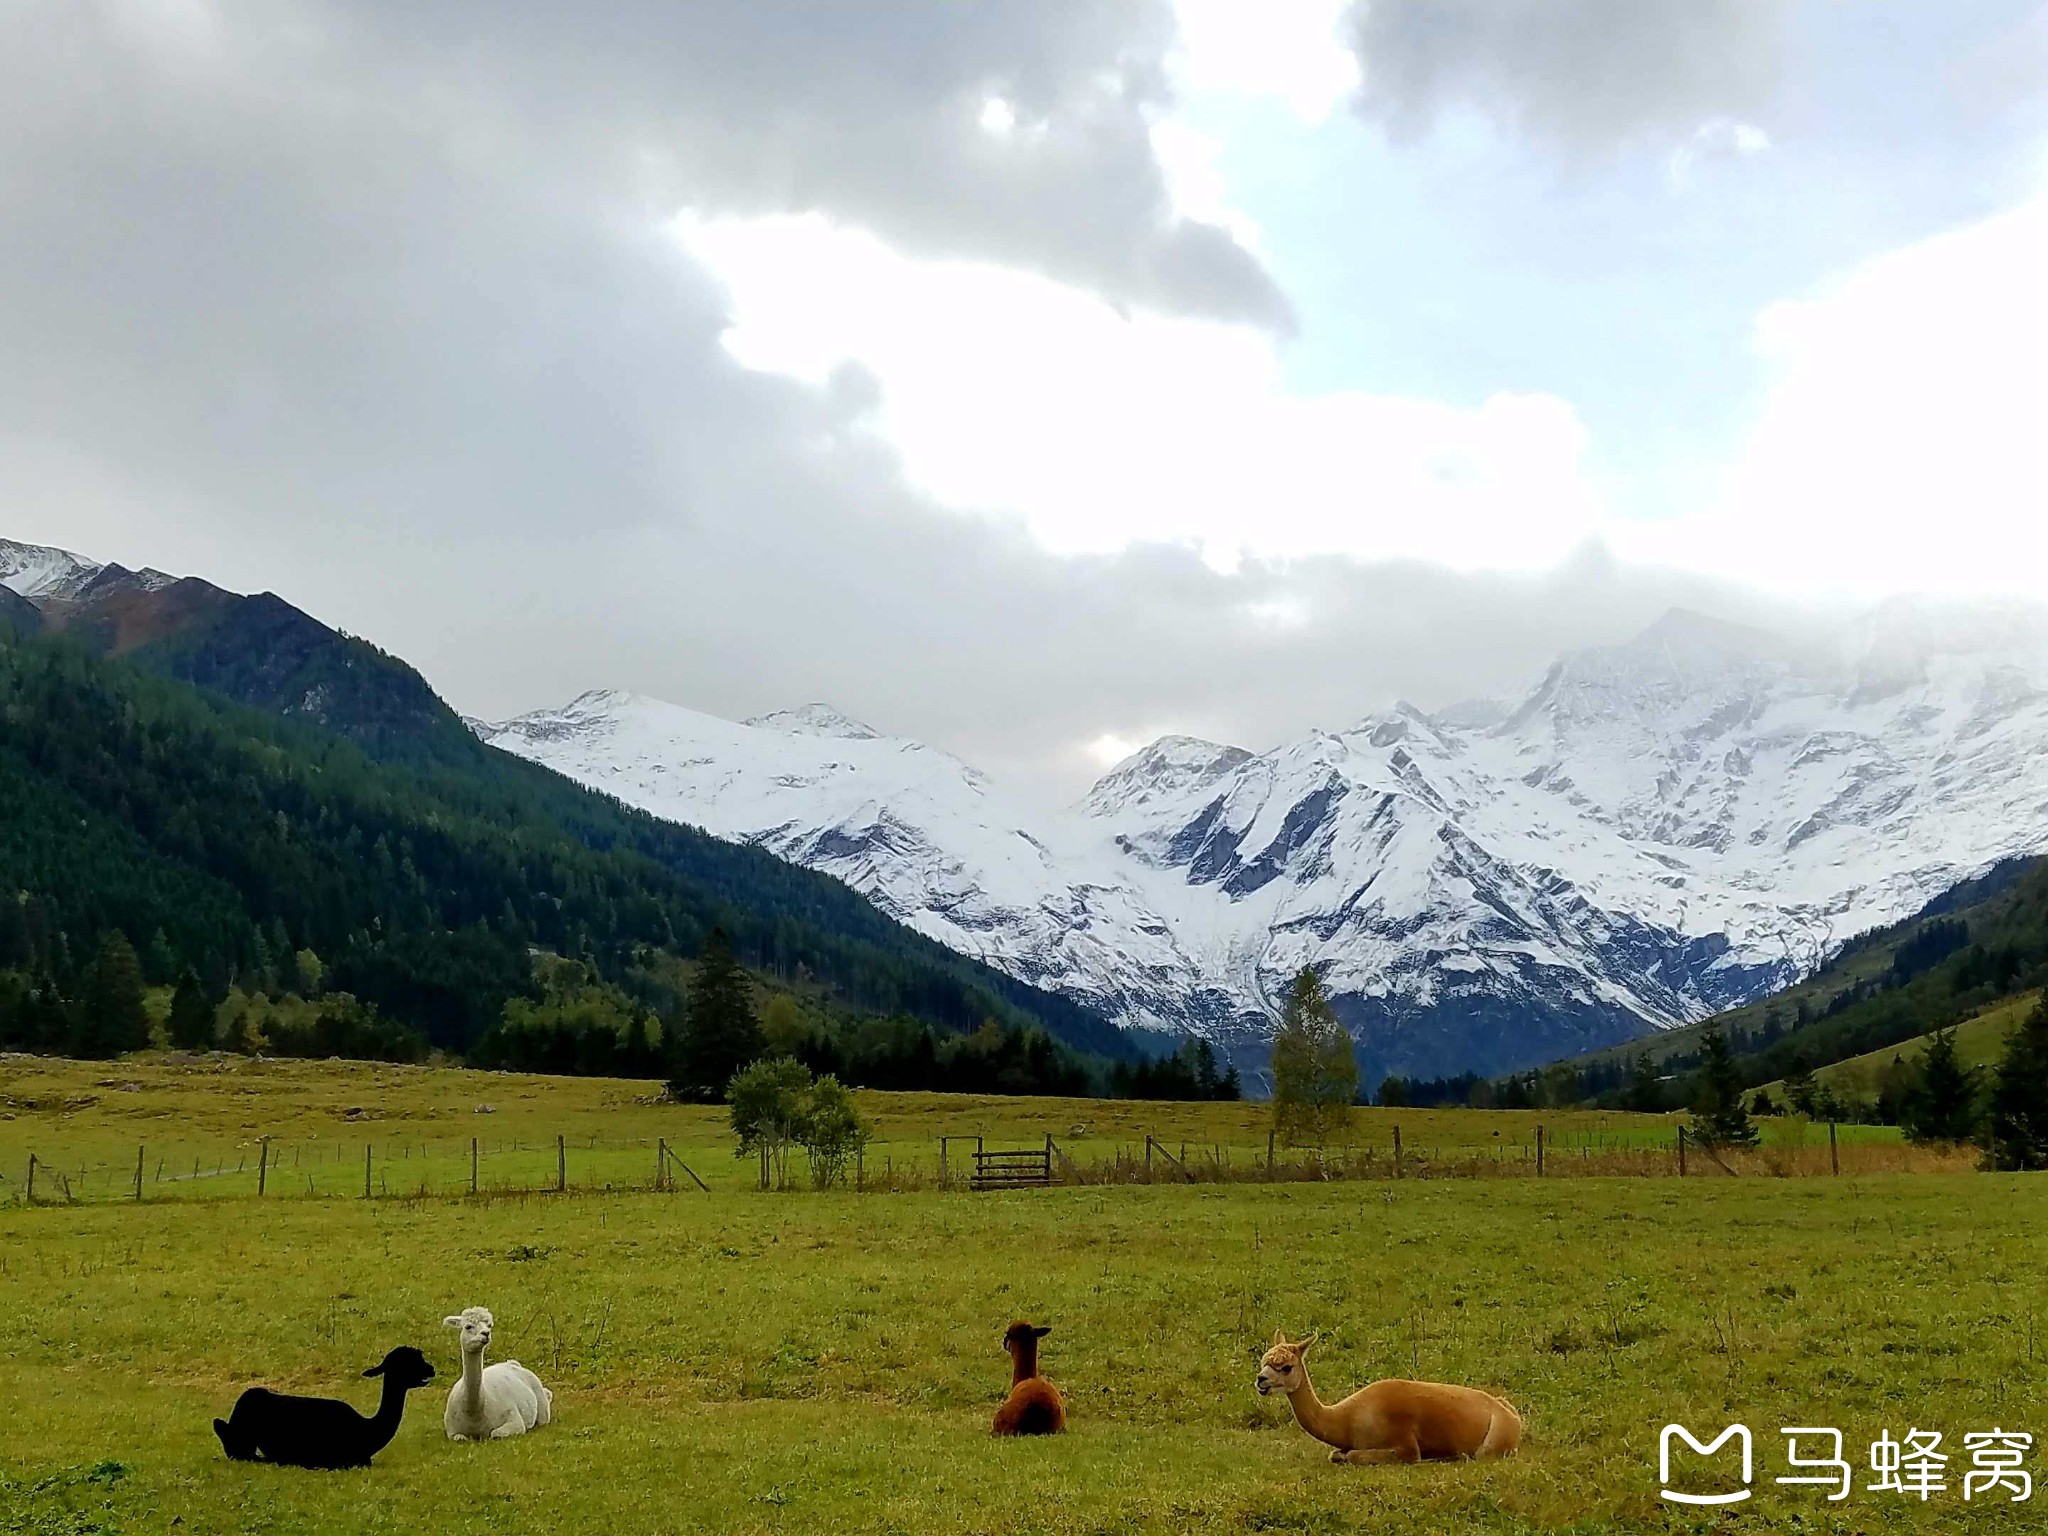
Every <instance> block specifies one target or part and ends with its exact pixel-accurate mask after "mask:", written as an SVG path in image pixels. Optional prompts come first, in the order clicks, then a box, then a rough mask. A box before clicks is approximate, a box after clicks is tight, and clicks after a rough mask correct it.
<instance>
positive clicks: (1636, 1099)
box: [1622, 1051, 1664, 1115]
mask: <svg viewBox="0 0 2048 1536" xmlns="http://www.w3.org/2000/svg"><path fill="white" fill-rule="evenodd" d="M1622 1103H1623V1104H1624V1105H1625V1106H1627V1107H1628V1108H1629V1109H1633V1110H1636V1111H1638V1112H1640V1113H1642V1114H1646V1115H1654V1114H1657V1113H1660V1112H1661V1111H1662V1110H1663V1108H1664V1085H1663V1084H1662V1083H1660V1082H1658V1081H1657V1066H1656V1063H1655V1062H1653V1061H1651V1060H1650V1053H1649V1052H1648V1051H1638V1052H1637V1053H1636V1056H1635V1059H1634V1060H1633V1061H1631V1062H1630V1063H1629V1066H1628V1087H1627V1089H1626V1090H1625V1091H1624V1092H1623V1094H1622Z"/></svg>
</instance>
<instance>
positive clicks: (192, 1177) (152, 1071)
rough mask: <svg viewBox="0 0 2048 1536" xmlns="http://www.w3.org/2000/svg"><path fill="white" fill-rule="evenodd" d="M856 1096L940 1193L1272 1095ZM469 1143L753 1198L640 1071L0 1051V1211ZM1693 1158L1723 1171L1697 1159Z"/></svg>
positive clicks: (1798, 1163)
mask: <svg viewBox="0 0 2048 1536" xmlns="http://www.w3.org/2000/svg"><path fill="white" fill-rule="evenodd" d="M856 1098H857V1099H858V1100H859V1102H860V1106H861V1111H862V1113H863V1115H864V1116H865V1117H866V1118H867V1119H868V1121H869V1123H870V1124H871V1126H872V1127H873V1131H874V1139H873V1141H872V1142H871V1143H870V1145H869V1147H868V1149H867V1152H866V1155H865V1158H864V1161H863V1167H862V1173H863V1180H864V1182H866V1183H868V1184H870V1185H873V1186H875V1187H881V1188H889V1187H899V1188H913V1189H914V1188H925V1187H929V1186H932V1185H935V1184H936V1183H937V1182H938V1175H939V1171H940V1165H939V1138H940V1137H941V1136H951V1137H965V1138H972V1137H976V1136H979V1137H981V1138H983V1144H984V1145H985V1146H987V1147H989V1148H992V1149H993V1148H1022V1147H1037V1146H1043V1145H1044V1142H1045V1138H1046V1137H1047V1136H1048V1135H1049V1136H1051V1137H1053V1138H1054V1141H1055V1145H1056V1147H1057V1148H1058V1150H1059V1152H1060V1154H1061V1155H1062V1159H1063V1161H1062V1163H1061V1167H1062V1170H1063V1172H1066V1173H1068V1174H1069V1175H1071V1176H1074V1177H1077V1178H1080V1179H1083V1180H1087V1179H1093V1178H1099V1177H1105V1176H1116V1175H1117V1174H1118V1173H1119V1172H1121V1173H1123V1174H1125V1175H1129V1176H1131V1177H1142V1176H1143V1166H1144V1162H1145V1138H1146V1137H1147V1136H1148V1135H1150V1136H1152V1137H1154V1138H1156V1141H1157V1143H1158V1144H1159V1145H1160V1146H1161V1147H1163V1148H1164V1151H1157V1152H1155V1157H1154V1164H1153V1174H1154V1177H1156V1178H1157V1179H1159V1180H1162V1181H1163V1180H1166V1179H1170V1178H1174V1177H1177V1174H1176V1172H1175V1163H1176V1162H1178V1161H1180V1160H1181V1159H1182V1158H1183V1157H1185V1160H1186V1163H1185V1165H1186V1167H1187V1168H1188V1169H1189V1171H1190V1173H1191V1174H1192V1175H1194V1176H1196V1177H1201V1178H1212V1177H1216V1176H1217V1175H1219V1174H1221V1175H1223V1176H1226V1177H1229V1178H1233V1179H1237V1178H1256V1177H1258V1176H1260V1174H1261V1171H1262V1170H1263V1168H1264V1162H1265V1158H1266V1155H1267V1132H1268V1128H1269V1126H1270V1123H1271V1122H1270V1115H1269V1112H1268V1110H1267V1108H1266V1106H1264V1105H1262V1104H1247V1103H1238V1104H1184V1103H1147V1102H1137V1101H1130V1100H1105V1099H1057V1098H1001V1097H978V1096H974V1095H966V1094H936V1093H871V1092H866V1091H861V1092H859V1093H857V1094H856ZM1682 1120H1683V1117H1682V1116H1678V1115H1638V1114H1628V1113H1624V1112H1620V1111H1596V1110H1510V1111H1488V1110H1470V1109H1360V1110H1358V1111H1356V1113H1355V1115H1354V1123H1353V1129H1352V1131H1351V1133H1350V1135H1349V1136H1348V1137H1347V1138H1346V1141H1347V1144H1346V1145H1345V1146H1341V1147H1336V1146H1333V1147H1331V1148H1329V1149H1327V1150H1326V1152H1325V1153H1324V1154H1323V1156H1324V1158H1325V1159H1326V1160H1327V1161H1330V1162H1334V1163H1336V1164H1339V1165H1341V1166H1343V1167H1344V1168H1345V1169H1347V1170H1348V1171H1351V1172H1354V1173H1366V1174H1372V1173H1378V1174H1381V1175H1390V1174H1391V1173H1392V1171H1393V1143H1394V1132H1395V1129H1396V1127H1398V1128H1399V1129H1400V1131H1401V1135H1402V1146H1403V1168H1404V1171H1405V1172H1407V1173H1408V1174H1410V1175H1414V1174H1428V1173H1432V1172H1437V1173H1446V1174H1455V1173H1466V1174H1471V1173H1478V1174H1506V1175H1517V1174H1530V1175H1533V1174H1534V1172H1535V1150H1536V1145H1535V1144H1536V1133H1537V1128H1538V1127H1539V1126H1540V1127H1542V1128H1543V1132H1544V1136H1545V1139H1546V1145H1547V1157H1546V1167H1547V1168H1548V1169H1549V1170H1550V1171H1552V1172H1556V1173H1561V1174H1562V1173H1571V1172H1576V1171H1601V1172H1629V1173H1671V1172H1676V1171H1677V1166H1678V1164H1677V1158H1676V1155H1675V1145H1676V1138H1677V1130H1678V1127H1679V1125H1680V1124H1681V1123H1682ZM1762 1126H1763V1133H1764V1138H1765V1146H1764V1150H1763V1151H1762V1152H1761V1153H1760V1154H1758V1155H1757V1157H1756V1158H1754V1159H1751V1161H1754V1162H1757V1163H1758V1165H1759V1166H1760V1167H1762V1168H1763V1169H1764V1170H1765V1171H1771V1172H1784V1171H1797V1172H1804V1173H1819V1172H1823V1171H1825V1170H1826V1168H1827V1166H1828V1151H1827V1128H1826V1127H1825V1126H1813V1125H1809V1124H1807V1123H1806V1122H1804V1121H1800V1120H1778V1121H1765V1122H1762ZM1839 1136H1840V1138H1841V1142H1842V1147H1843V1154H1842V1155H1843V1167H1844V1169H1845V1171H1848V1172H1857V1171H1869V1172H1876V1171H1892V1170H1895V1169H1898V1168H1902V1167H1909V1166H1911V1167H1918V1166H1921V1165H1923V1164H1925V1163H1926V1162H1927V1159H1926V1158H1924V1157H1922V1156H1920V1155H1918V1154H1913V1153H1909V1152H1908V1149H1905V1148H1903V1147H1902V1146H1901V1145H1900V1143H1899V1134H1898V1132H1897V1131H1896V1130H1895V1129H1893V1128H1891V1127H1887V1126H1847V1125H1845V1126H1842V1127H1841V1128H1840V1130H1839ZM265 1137H267V1138H269V1149H268V1152H267V1154H266V1153H264V1152H263V1151H262V1148H261V1139H262V1138H265ZM472 1141H474V1142H475V1143H476V1182H477V1187H478V1189H479V1191H481V1192H490V1191H494V1190H495V1191H511V1190H533V1189H543V1188H552V1187H553V1186H554V1185H555V1183H556V1182H557V1179H558V1177H559V1176H560V1175H561V1173H562V1172H563V1170H564V1166H565V1165H566V1172H567V1176H568V1182H569V1184H570V1186H571V1188H572V1189H580V1190H604V1189H613V1190H620V1189H628V1188H636V1187H651V1186H652V1185H653V1183H654V1179H655V1166H656V1162H657V1152H656V1146H657V1143H658V1142H659V1141H666V1142H667V1144H668V1145H669V1147H670V1148H672V1149H673V1150H674V1151H675V1152H676V1154H677V1155H678V1156H680V1157H681V1158H682V1159H683V1160H684V1161H685V1162H686V1163H687V1165H688V1166H689V1168H690V1169H692V1170H693V1171H694V1172H695V1173H696V1174H697V1175H698V1176H699V1177H700V1178H702V1179H703V1180H704V1181H705V1183H707V1184H709V1185H710V1186H711V1187H712V1188H713V1189H721V1188H732V1189H742V1188H749V1187H751V1186H752V1185H753V1184H754V1182H755V1179H756V1165H755V1164H754V1163H753V1162H752V1161H751V1160H745V1161H742V1160H739V1159H736V1158H735V1157H734V1156H733V1150H732V1138H731V1136H730V1134H729V1133H728V1131H727V1128H726V1122H725V1113H724V1111H723V1109H721V1108H715V1107H709V1106H706V1107H695V1106H682V1105H674V1104H665V1103H662V1102H661V1101H660V1093H659V1085H658V1084H655V1083H649V1082H638V1081H628V1080H622V1079H614V1078H555V1077H537V1076H526V1075H520V1074H516V1073H503V1072H476V1071H469V1070H465V1069H458V1068H440V1067H410V1066H389V1065H379V1064H370V1063H362V1064H354V1063H352V1064H348V1065H342V1064H340V1063H331V1062H306V1061H289V1060H269V1061H264V1060H253V1059H250V1058H247V1057H242V1056H233V1055H225V1054H223V1055H215V1056H210V1057H206V1058H203V1059H200V1060H197V1061H194V1060H191V1059H189V1058H186V1059H179V1058H164V1057H131V1058H127V1059H124V1060H122V1061H119V1062H73V1061H60V1060H55V1059H50V1058H39V1057H28V1056H12V1057H4V1058H0V1202H5V1201H8V1200H19V1199H21V1198H22V1197H23V1196H24V1195H25V1194H26V1183H27V1176H26V1175H27V1164H28V1159H29V1157H30V1155H31V1154H34V1155H35V1156H36V1157H37V1159H38V1161H39V1162H40V1164H41V1165H42V1169H43V1171H42V1172H41V1173H40V1175H39V1179H40V1182H39V1185H38V1188H37V1191H36V1194H37V1198H38V1200H51V1199H55V1200H64V1201H79V1202H87V1203H92V1202H102V1201H107V1200H119V1199H132V1198H133V1194H134V1185H135V1173H136V1165H137V1159H138V1153H139V1154H140V1159H141V1163H142V1172H143V1195H144V1198H145V1199H146V1200H170V1199H213V1198H237V1197H244V1196H249V1195H253V1194H254V1193H255V1192H256V1189H257V1185H258V1168H259V1164H260V1163H267V1167H266V1168H265V1172H264V1178H263V1180H262V1182H263V1184H264V1186H265V1188H266V1190H267V1192H268V1193H270V1194H273V1195H280V1196H289V1195H308V1194H317V1195H328V1196H337V1197H340V1196H350V1197H360V1196H361V1195H362V1193H363V1189H364V1171H365V1154H366V1153H367V1155H368V1162H369V1176H370V1178H369V1188H370V1192H371V1194H372V1195H373V1196H376V1197H379V1198H386V1197H400V1196H407V1195H420V1194H453V1193H466V1192H467V1191H468V1189H469V1187H470V1174H471V1145H470V1144H471V1142H472ZM972 1151H973V1147H972V1144H971V1142H964V1143H963V1142H955V1143H954V1144H953V1145H952V1147H951V1151H950V1154H949V1160H948V1169H949V1172H950V1173H951V1174H952V1176H953V1177H954V1178H955V1179H958V1178H959V1177H960V1175H961V1173H962V1171H963V1169H964V1168H965V1167H966V1166H967V1163H966V1161H965V1160H966V1159H968V1158H970V1157H971V1154H972ZM1169 1154H1170V1156H1171V1158H1172V1159H1173V1160H1174V1161H1172V1162H1170V1161H1169V1160H1168V1157H1169ZM1277 1155H1278V1159H1279V1163H1280V1169H1279V1171H1280V1172H1281V1174H1282V1175H1283V1176H1304V1175H1313V1174H1315V1173H1317V1172H1318V1169H1319V1166H1320V1165H1319V1163H1318V1159H1317V1156H1316V1154H1314V1153H1312V1152H1309V1151H1305V1150H1302V1149H1292V1150H1290V1149H1288V1148H1285V1147H1282V1148H1280V1149H1279V1150H1278V1154H1277ZM800 1161H801V1159H798V1162H800ZM1691 1166H1692V1167H1693V1168H1694V1169H1695V1170H1696V1171H1701V1172H1712V1171H1713V1170H1712V1169H1711V1168H1710V1167H1709V1166H1708V1165H1707V1164H1705V1163H1704V1162H1701V1161H1699V1160H1698V1159H1697V1158H1695V1160H1694V1162H1693V1164H1692V1165H1691ZM676 1177H677V1178H678V1179H679V1180H681V1181H683V1182H685V1183H687V1179H686V1177H685V1176H684V1175H681V1174H677V1175H676Z"/></svg>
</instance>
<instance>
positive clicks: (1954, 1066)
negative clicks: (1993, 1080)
mask: <svg viewBox="0 0 2048 1536" xmlns="http://www.w3.org/2000/svg"><path fill="white" fill-rule="evenodd" d="M1982 1116H1983V1109H1982V1106H1981V1104H1980V1103H1979V1100H1978V1095H1977V1074H1976V1072H1975V1071H1973V1070H1971V1069H1969V1068H1966V1067H1964V1065H1963V1064H1962V1061H1961V1060H1960V1059H1959V1058H1958V1057H1957V1055H1956V1032H1955V1031H1954V1030H1952V1029H1938V1030H1936V1031H1935V1032H1934V1038H1933V1039H1932V1040H1930V1041H1928V1042H1927V1053H1926V1054H1925V1055H1924V1056H1922V1057H1921V1058H1920V1070H1919V1071H1918V1072H1917V1073H1915V1074H1914V1078H1913V1082H1912V1085H1911V1086H1910V1087H1909V1088H1908V1089H1907V1090H1906V1094H1905V1097H1904V1098H1903V1100H1901V1102H1900V1104H1899V1124H1900V1125H1901V1126H1903V1127H1904V1128H1905V1132H1906V1137H1907V1139H1908V1140H1910V1141H1968V1140H1969V1139H1970V1137H1971V1136H1972V1135H1974V1134H1975V1132H1976V1130H1977V1122H1978V1121H1979V1120H1980V1119H1981V1118H1982Z"/></svg>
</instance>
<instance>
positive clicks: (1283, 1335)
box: [1273, 1328, 1287, 1349]
mask: <svg viewBox="0 0 2048 1536" xmlns="http://www.w3.org/2000/svg"><path fill="white" fill-rule="evenodd" d="M1286 1342H1287V1330H1286V1329H1285V1328H1275V1329H1274V1330H1273V1347H1274V1348H1275V1349H1278V1348H1279V1347H1280V1346H1281V1345H1282V1344H1285V1343H1286Z"/></svg>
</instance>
